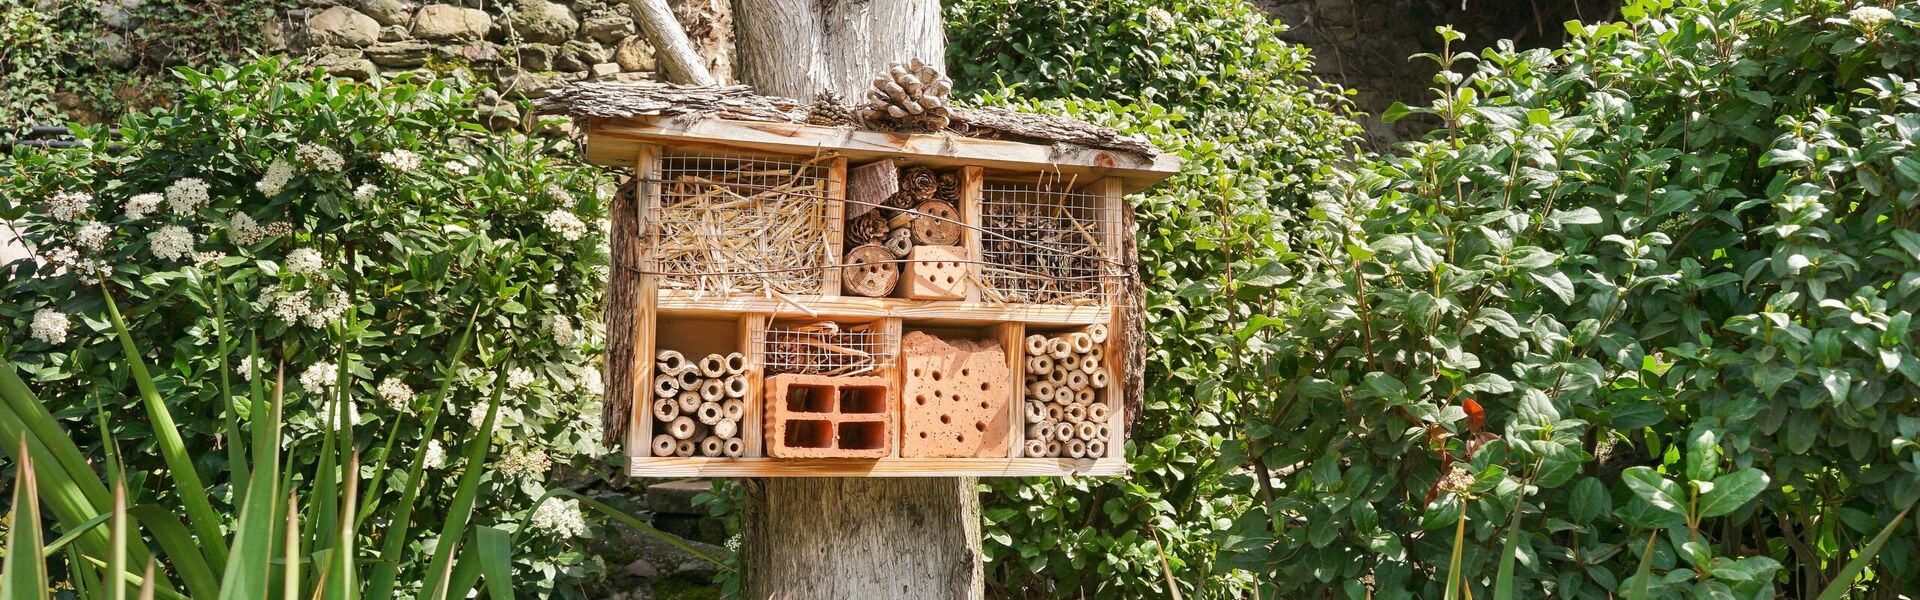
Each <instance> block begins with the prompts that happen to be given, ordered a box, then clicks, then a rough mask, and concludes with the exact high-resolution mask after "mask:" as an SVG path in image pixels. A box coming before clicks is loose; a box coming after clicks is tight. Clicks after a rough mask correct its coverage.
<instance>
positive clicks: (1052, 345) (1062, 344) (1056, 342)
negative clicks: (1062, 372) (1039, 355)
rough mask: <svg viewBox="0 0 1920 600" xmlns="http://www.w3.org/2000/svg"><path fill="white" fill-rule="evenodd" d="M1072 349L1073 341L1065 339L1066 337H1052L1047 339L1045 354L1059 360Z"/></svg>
mask: <svg viewBox="0 0 1920 600" xmlns="http://www.w3.org/2000/svg"><path fill="white" fill-rule="evenodd" d="M1072 351H1073V342H1069V341H1067V338H1053V339H1050V340H1047V355H1048V356H1052V357H1053V360H1055V361H1059V360H1060V359H1062V358H1066V357H1067V354H1069V353H1071V352H1072Z"/></svg>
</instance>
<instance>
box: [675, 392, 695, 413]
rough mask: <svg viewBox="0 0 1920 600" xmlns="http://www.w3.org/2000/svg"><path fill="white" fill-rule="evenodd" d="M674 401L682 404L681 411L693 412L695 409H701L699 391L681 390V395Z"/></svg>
mask: <svg viewBox="0 0 1920 600" xmlns="http://www.w3.org/2000/svg"><path fill="white" fill-rule="evenodd" d="M674 401H675V402H677V403H679V404H680V412H683V413H689V414H691V413H693V411H696V410H700V393H699V392H696V391H693V390H687V391H684V392H680V397H679V398H676V399H674Z"/></svg>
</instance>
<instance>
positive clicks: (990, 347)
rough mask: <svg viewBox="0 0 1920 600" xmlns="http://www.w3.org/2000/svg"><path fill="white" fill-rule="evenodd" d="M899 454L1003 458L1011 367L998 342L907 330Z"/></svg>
mask: <svg viewBox="0 0 1920 600" xmlns="http://www.w3.org/2000/svg"><path fill="white" fill-rule="evenodd" d="M901 361H902V364H901V369H902V370H903V372H902V375H903V377H902V379H903V381H902V386H901V390H900V396H901V399H902V402H901V407H902V409H901V427H902V428H903V429H904V431H905V435H903V436H902V439H901V442H900V455H901V456H906V457H1004V456H1006V455H1007V444H1008V440H1009V438H1010V435H1009V429H1010V428H1011V427H1012V421H1011V419H1010V418H1009V417H1008V415H1007V402H1009V399H1010V398H1011V395H1010V394H1011V390H1009V389H1008V388H1007V386H1008V385H1011V380H1012V377H1013V372H1012V369H1011V368H1009V367H1008V366H1007V356H1006V350H1004V349H1002V348H1001V347H1000V346H999V344H995V343H992V342H982V341H974V340H944V339H941V338H939V337H936V336H933V335H930V334H927V333H925V332H919V331H915V332H910V333H908V334H907V335H906V337H905V338H903V339H902V340H901Z"/></svg>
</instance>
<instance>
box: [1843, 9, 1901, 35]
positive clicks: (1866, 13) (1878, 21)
mask: <svg viewBox="0 0 1920 600" xmlns="http://www.w3.org/2000/svg"><path fill="white" fill-rule="evenodd" d="M1897 18H1899V17H1896V16H1894V14H1893V11H1890V10H1887V9H1884V8H1880V7H1878V6H1862V7H1860V8H1856V9H1853V10H1850V11H1847V22H1849V23H1853V26H1854V27H1858V28H1860V29H1863V30H1868V31H1871V30H1875V29H1879V28H1880V26H1881V25H1885V24H1887V23H1890V22H1892V21H1893V20H1895V19H1897Z"/></svg>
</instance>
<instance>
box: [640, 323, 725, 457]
mask: <svg viewBox="0 0 1920 600" xmlns="http://www.w3.org/2000/svg"><path fill="white" fill-rule="evenodd" d="M746 370H747V357H746V355H744V354H741V353H739V352H735V353H732V354H727V355H724V356H723V355H719V354H709V355H707V356H705V357H703V358H701V359H700V360H687V358H686V356H684V355H682V354H680V353H679V352H675V351H673V350H663V351H661V352H660V354H659V355H658V356H656V357H655V360H654V378H653V381H654V387H655V389H654V398H653V418H654V420H655V421H657V422H659V424H660V427H659V428H658V429H657V431H661V432H662V433H660V434H659V435H656V436H654V438H653V448H652V452H653V455H654V456H661V457H665V456H676V457H680V458H690V457H693V456H696V455H698V456H704V457H707V458H718V457H723V456H724V457H728V458H740V457H741V456H743V455H744V454H745V451H746V444H745V440H742V439H740V433H741V426H740V421H741V419H742V418H744V417H745V416H746V408H745V403H744V402H743V401H741V400H739V398H742V397H744V396H746V393H747V389H746V387H747V386H746V383H747V377H746ZM735 388H738V389H737V391H736V389H735ZM736 403H738V404H740V406H738V407H735V406H733V404H736Z"/></svg>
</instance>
